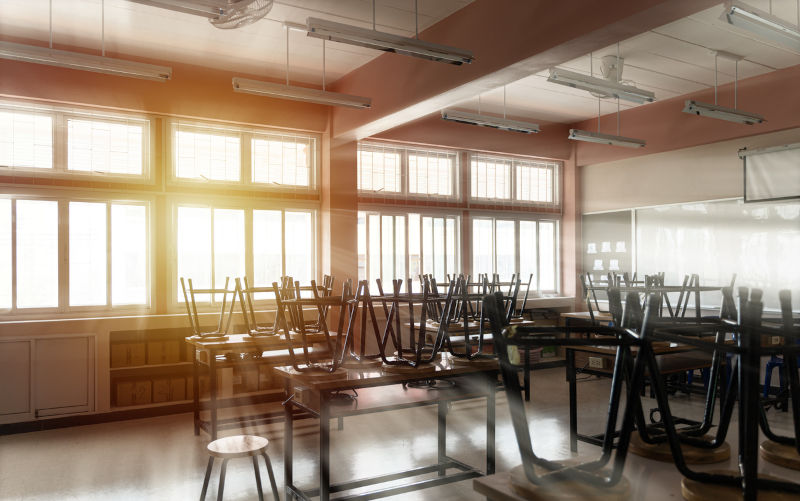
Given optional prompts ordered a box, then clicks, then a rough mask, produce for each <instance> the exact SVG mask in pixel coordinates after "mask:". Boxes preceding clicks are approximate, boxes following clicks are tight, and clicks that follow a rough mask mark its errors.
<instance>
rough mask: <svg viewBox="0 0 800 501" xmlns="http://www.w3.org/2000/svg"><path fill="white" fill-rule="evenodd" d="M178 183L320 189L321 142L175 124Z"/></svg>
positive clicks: (311, 138)
mask: <svg viewBox="0 0 800 501" xmlns="http://www.w3.org/2000/svg"><path fill="white" fill-rule="evenodd" d="M170 127H171V130H172V134H171V147H172V163H173V169H172V172H173V177H174V178H175V179H176V180H178V181H202V182H209V181H212V182H221V183H229V184H239V185H243V186H247V185H249V186H258V187H259V189H264V188H267V189H273V190H286V189H292V190H297V189H298V188H300V189H304V190H315V189H316V188H317V170H316V166H317V138H316V137H313V136H301V135H290V134H277V133H268V132H263V131H260V130H252V129H244V128H221V127H215V126H211V125H202V124H193V123H188V124H187V123H178V122H173V123H172V124H171V126H170Z"/></svg>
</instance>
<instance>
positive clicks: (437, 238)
mask: <svg viewBox="0 0 800 501" xmlns="http://www.w3.org/2000/svg"><path fill="white" fill-rule="evenodd" d="M433 252H434V259H433V268H434V269H433V272H432V273H433V274H434V276H435V277H436V281H437V282H438V283H440V284H443V283H444V282H445V276H444V275H445V273H444V218H441V217H437V218H434V220H433Z"/></svg>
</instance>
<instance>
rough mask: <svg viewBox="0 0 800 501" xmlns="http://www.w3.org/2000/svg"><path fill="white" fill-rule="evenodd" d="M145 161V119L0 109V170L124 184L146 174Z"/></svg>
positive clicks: (147, 137)
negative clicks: (118, 178) (99, 178)
mask: <svg viewBox="0 0 800 501" xmlns="http://www.w3.org/2000/svg"><path fill="white" fill-rule="evenodd" d="M149 159H150V120H149V119H146V118H141V117H138V116H125V115H117V114H114V115H98V114H95V113H88V112H83V111H75V110H71V109H70V110H66V109H60V108H53V107H47V108H44V107H38V108H33V107H21V106H16V105H11V104H8V105H0V167H5V168H11V169H33V170H35V171H37V172H38V173H39V175H42V173H45V174H47V175H52V174H57V175H60V176H64V175H70V176H75V175H86V174H103V175H106V176H124V177H126V178H128V179H130V178H131V177H145V176H147V175H149V165H150V161H149Z"/></svg>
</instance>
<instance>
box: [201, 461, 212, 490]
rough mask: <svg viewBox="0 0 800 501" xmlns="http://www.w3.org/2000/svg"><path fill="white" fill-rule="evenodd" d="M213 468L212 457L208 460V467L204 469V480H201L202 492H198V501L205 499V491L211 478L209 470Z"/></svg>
mask: <svg viewBox="0 0 800 501" xmlns="http://www.w3.org/2000/svg"><path fill="white" fill-rule="evenodd" d="M213 466H214V456H210V457H209V458H208V466H207V467H206V478H205V479H204V480H203V490H202V491H201V492H200V501H204V500H205V498H206V491H207V490H208V480H209V479H210V478H211V468H212V467H213Z"/></svg>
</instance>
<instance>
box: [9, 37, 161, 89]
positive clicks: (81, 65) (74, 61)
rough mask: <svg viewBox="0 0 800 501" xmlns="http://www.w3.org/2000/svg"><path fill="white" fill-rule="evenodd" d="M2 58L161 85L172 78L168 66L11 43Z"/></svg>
mask: <svg viewBox="0 0 800 501" xmlns="http://www.w3.org/2000/svg"><path fill="white" fill-rule="evenodd" d="M0 58H3V59H11V60H14V61H24V62H26V63H36V64H46V65H48V66H60V67H62V68H71V69H74V70H83V71H95V72H97V73H106V74H108V75H117V76H122V77H132V78H143V79H145V80H155V81H157V82H164V81H166V80H169V79H170V78H172V68H170V67H168V66H156V65H154V64H145V63H138V62H135V61H126V60H124V59H114V58H111V57H105V56H93V55H91V54H81V53H79V52H69V51H66V50H56V49H49V48H47V47H37V46H34V45H23V44H18V43H11V42H0Z"/></svg>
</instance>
